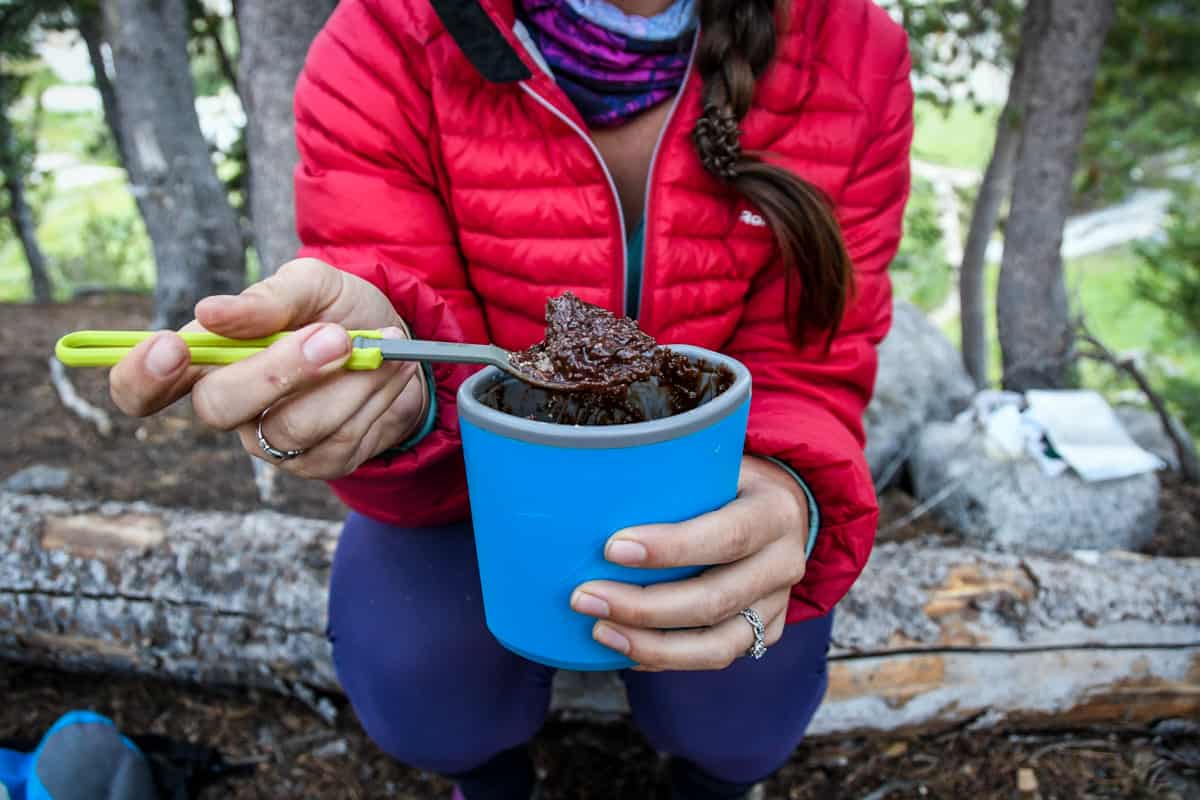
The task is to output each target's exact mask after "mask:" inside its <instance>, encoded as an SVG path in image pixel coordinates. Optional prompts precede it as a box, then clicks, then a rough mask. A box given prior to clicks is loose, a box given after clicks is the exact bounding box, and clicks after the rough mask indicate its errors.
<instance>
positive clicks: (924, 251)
mask: <svg viewBox="0 0 1200 800" xmlns="http://www.w3.org/2000/svg"><path fill="white" fill-rule="evenodd" d="M942 248H943V245H942V229H941V227H940V226H939V225H938V209H937V199H936V197H935V196H934V191H933V186H932V185H931V184H930V183H929V182H928V181H925V180H921V179H919V178H917V179H915V180H914V181H913V189H912V196H911V198H910V199H909V201H908V207H907V208H906V209H905V212H904V238H903V240H901V242H900V252H899V253H897V254H896V258H895V259H894V260H893V261H892V266H891V270H890V272H891V276H892V283H893V285H894V287H895V291H896V295H897V296H898V297H900V298H901V299H904V300H907V301H909V302H910V303H913V304H914V305H916V306H918V307H920V308H922V309H925V310H926V311H929V310H931V309H933V308H936V307H937V306H939V305H940V304H941V303H942V301H943V300H945V299H946V294H947V293H948V292H949V291H950V290H951V288H952V283H953V271H952V270H951V268H950V265H949V264H947V263H946V258H945V255H944V250H943V249H942Z"/></svg>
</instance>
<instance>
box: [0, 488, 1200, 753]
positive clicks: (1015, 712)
mask: <svg viewBox="0 0 1200 800" xmlns="http://www.w3.org/2000/svg"><path fill="white" fill-rule="evenodd" d="M0 530H3V531H4V532H5V533H6V534H7V536H6V538H5V541H4V546H3V547H0V657H3V658H8V659H11V660H20V661H27V662H35V663H42V664H52V665H55V666H59V667H63V668H67V669H81V670H109V671H113V670H120V671H127V670H133V671H136V672H142V673H147V674H156V675H164V676H172V677H175V678H181V679H184V680H191V681H198V682H203V683H215V684H238V685H253V686H260V687H267V688H272V689H276V690H280V691H284V692H289V693H295V692H296V691H297V690H298V689H317V690H327V691H337V682H336V679H335V676H334V672H333V668H332V665H331V662H330V656H329V649H328V644H327V642H326V640H325V637H324V627H325V592H326V583H327V579H328V573H329V566H330V562H331V558H332V553H333V548H334V544H335V542H336V537H337V532H338V525H337V524H335V523H329V522H322V521H316V520H307V519H300V518H296V517H288V516H284V515H280V514H276V513H273V512H266V511H264V512H256V513H254V514H249V515H238V514H224V513H211V512H183V511H170V510H164V509H159V508H154V507H151V506H146V505H141V504H116V503H109V504H96V503H81V502H67V501H63V500H59V499H56V498H50V497H45V496H34V495H23V494H14V493H4V492H0ZM1197 586H1200V560H1195V559H1192V560H1184V559H1163V558H1149V557H1143V556H1136V555H1132V554H1129V553H1105V554H1100V553H1077V554H1075V555H1073V556H1048V555H1014V554H1004V553H992V552H983V551H980V550H975V549H969V548H936V547H928V546H923V545H922V544H920V543H917V542H910V543H905V544H888V545H882V546H880V547H879V548H877V549H876V552H875V554H874V555H873V556H872V559H871V563H870V564H869V566H868V568H867V571H866V573H865V574H864V575H863V577H862V579H861V580H860V581H859V582H858V584H856V586H855V588H854V590H853V591H852V592H851V593H850V595H849V597H847V598H846V600H845V601H844V602H843V603H842V604H841V606H840V607H839V609H838V615H837V619H836V623H835V626H834V647H833V650H832V653H831V663H830V688H829V692H828V695H827V698H826V702H825V705H824V706H823V707H822V709H821V711H820V712H819V713H818V716H817V719H816V720H815V722H814V724H813V728H812V732H813V734H835V733H837V734H845V733H849V732H869V731H882V730H887V731H895V730H900V729H909V728H912V729H917V728H923V729H929V728H937V727H946V726H953V725H964V724H970V725H978V726H986V725H995V724H1005V725H1023V724H1029V725H1036V726H1039V727H1046V726H1054V725H1066V726H1075V725H1080V724H1085V723H1095V722H1106V723H1110V722H1141V721H1146V720H1150V719H1157V718H1160V717H1168V716H1195V715H1197V714H1200V593H1197V591H1196V587H1197ZM768 657H770V656H769V655H768ZM556 705H557V707H558V708H560V709H565V710H567V711H582V712H584V713H590V714H601V715H604V714H618V713H622V712H623V711H624V710H625V708H626V706H625V702H624V697H623V695H622V693H621V692H620V687H619V682H618V681H617V680H616V677H615V676H614V675H595V674H592V675H577V674H576V675H571V674H563V675H561V676H560V680H559V682H558V685H557V687H556Z"/></svg>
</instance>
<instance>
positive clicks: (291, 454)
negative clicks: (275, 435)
mask: <svg viewBox="0 0 1200 800" xmlns="http://www.w3.org/2000/svg"><path fill="white" fill-rule="evenodd" d="M270 410H271V407H270V406H267V407H266V408H264V409H263V412H262V413H261V414H259V415H258V446H259V447H261V448H262V451H263V452H264V453H266V454H267V455H269V456H270V457H271V458H273V459H275V460H276V461H287V460H288V459H291V458H295V457H296V456H302V455H304V448H300V449H299V450H280V449H279V448H278V447H274V446H272V445H271V443H270V442H268V441H267V437H265V436H263V432H262V424H263V417H265V416H266V415H267V412H268V411H270Z"/></svg>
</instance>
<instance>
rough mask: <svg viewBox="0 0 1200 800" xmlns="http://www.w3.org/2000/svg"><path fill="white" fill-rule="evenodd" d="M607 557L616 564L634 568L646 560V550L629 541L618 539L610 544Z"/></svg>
mask: <svg viewBox="0 0 1200 800" xmlns="http://www.w3.org/2000/svg"><path fill="white" fill-rule="evenodd" d="M606 557H607V558H608V560H609V561H611V562H613V563H614V564H626V565H628V566H633V565H635V564H641V563H642V562H643V561H645V560H646V548H645V547H643V546H642V545H640V544H638V543H637V542H631V541H629V540H628V539H616V540H614V541H611V542H609V544H608V553H607V555H606Z"/></svg>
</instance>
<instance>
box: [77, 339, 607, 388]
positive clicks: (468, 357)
mask: <svg viewBox="0 0 1200 800" xmlns="http://www.w3.org/2000/svg"><path fill="white" fill-rule="evenodd" d="M156 333H158V331H74V332H72V333H68V334H66V335H65V336H63V337H62V338H61V339H59V340H58V343H57V344H56V345H55V347H54V354H55V356H56V357H57V358H58V360H59V361H61V362H62V363H63V364H65V365H66V366H68V367H111V366H113V365H114V364H116V363H117V362H118V361H120V360H121V359H122V358H123V357H124V356H125V355H127V354H128V353H129V351H130V350H132V349H133V347H134V346H135V345H137V344H138V343H139V342H142V341H145V340H146V339H149V338H150V337H151V336H154V335H155V334H156ZM347 334H348V335H349V336H350V343H351V345H352V347H353V351H352V352H351V354H350V358H349V359H348V360H347V361H346V365H345V368H346V369H349V370H371V369H378V368H379V366H380V365H381V364H382V363H383V362H384V361H445V362H451V363H457V364H486V365H490V366H493V367H498V368H500V369H502V370H504V371H505V372H507V373H508V374H510V375H512V376H514V377H516V378H518V379H519V380H522V381H524V382H525V383H528V384H530V385H531V386H536V387H538V388H541V389H548V390H551V391H559V392H564V391H575V390H579V389H583V388H587V386H586V385H585V384H582V383H576V382H571V381H565V380H549V379H547V378H546V377H545V376H544V375H541V374H539V373H537V372H534V371H532V370H530V369H523V368H521V367H520V366H519V365H518V364H517V363H516V362H514V361H513V356H514V354H513V353H510V352H509V351H508V350H505V349H504V348H502V347H497V346H496V345H490V344H458V343H455V342H432V341H423V340H420V339H384V338H383V334H382V333H380V332H379V331H347ZM179 335H180V336H181V337H183V341H184V342H185V343H186V344H187V346H188V351H189V353H190V354H191V363H193V364H210V365H212V364H232V363H234V362H236V361H241V360H242V359H244V358H248V357H250V356H252V355H254V354H255V353H260V352H262V351H263V350H265V349H266V348H267V347H269V346H270V345H272V344H274V343H275V342H277V341H279V340H280V339H281V338H283V337H284V336H288V335H290V334H289V333H288V332H284V333H277V334H275V335H273V336H266V337H263V338H261V339H228V338H226V337H224V336H218V335H217V334H215V333H207V332H190V331H189V332H186V333H181V334H179Z"/></svg>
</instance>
